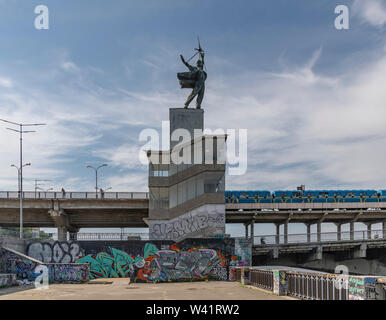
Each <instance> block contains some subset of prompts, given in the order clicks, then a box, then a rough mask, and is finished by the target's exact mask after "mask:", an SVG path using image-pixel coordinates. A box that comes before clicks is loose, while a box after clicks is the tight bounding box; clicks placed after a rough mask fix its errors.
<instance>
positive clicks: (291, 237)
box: [253, 230, 386, 246]
mask: <svg viewBox="0 0 386 320" xmlns="http://www.w3.org/2000/svg"><path fill="white" fill-rule="evenodd" d="M385 235H386V230H371V231H367V230H364V231H353V232H350V231H344V232H339V233H338V232H321V233H319V234H318V233H300V234H288V235H282V234H281V235H265V236H255V237H254V242H253V243H254V245H257V246H270V245H281V244H301V243H319V242H340V241H360V240H386V237H385Z"/></svg>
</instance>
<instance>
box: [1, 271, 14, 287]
mask: <svg viewBox="0 0 386 320" xmlns="http://www.w3.org/2000/svg"><path fill="white" fill-rule="evenodd" d="M14 285H16V275H15V274H4V273H2V274H1V273H0V288H3V287H12V286H14Z"/></svg>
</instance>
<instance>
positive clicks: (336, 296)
mask: <svg viewBox="0 0 386 320" xmlns="http://www.w3.org/2000/svg"><path fill="white" fill-rule="evenodd" d="M275 272H276V273H279V272H283V273H285V276H284V278H283V279H284V280H283V279H281V278H280V276H277V277H278V278H277V279H276V280H275V275H274V273H275ZM235 274H236V277H235V281H238V282H241V283H244V284H248V285H251V286H254V287H258V288H262V289H265V290H269V291H273V292H275V293H276V294H279V292H280V295H288V296H292V297H295V298H299V299H302V300H349V280H348V279H349V277H348V276H347V275H337V274H332V273H318V272H312V271H291V270H288V269H282V270H281V269H280V267H278V269H277V270H276V269H271V268H267V269H265V268H260V267H259V268H257V267H236V268H235ZM275 281H276V282H275ZM282 281H284V284H283V282H282ZM281 286H284V287H281ZM275 288H276V289H275Z"/></svg>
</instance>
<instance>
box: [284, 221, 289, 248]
mask: <svg viewBox="0 0 386 320" xmlns="http://www.w3.org/2000/svg"><path fill="white" fill-rule="evenodd" d="M284 243H285V244H287V243H288V221H286V222H285V223H284Z"/></svg>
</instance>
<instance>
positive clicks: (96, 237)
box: [67, 233, 149, 241]
mask: <svg viewBox="0 0 386 320" xmlns="http://www.w3.org/2000/svg"><path fill="white" fill-rule="evenodd" d="M67 238H68V240H77V241H87V240H90V241H125V240H149V234H148V233H69V234H68V235H67Z"/></svg>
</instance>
